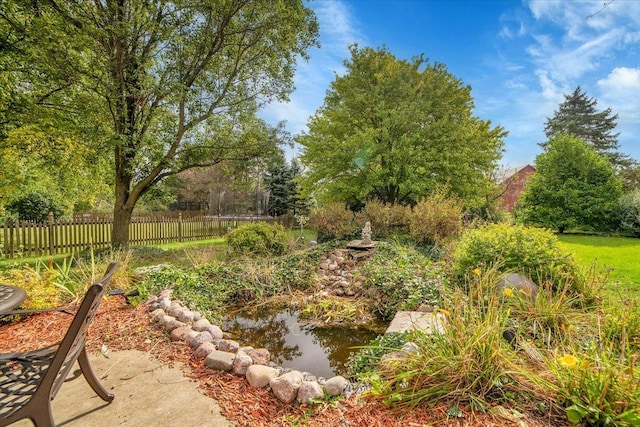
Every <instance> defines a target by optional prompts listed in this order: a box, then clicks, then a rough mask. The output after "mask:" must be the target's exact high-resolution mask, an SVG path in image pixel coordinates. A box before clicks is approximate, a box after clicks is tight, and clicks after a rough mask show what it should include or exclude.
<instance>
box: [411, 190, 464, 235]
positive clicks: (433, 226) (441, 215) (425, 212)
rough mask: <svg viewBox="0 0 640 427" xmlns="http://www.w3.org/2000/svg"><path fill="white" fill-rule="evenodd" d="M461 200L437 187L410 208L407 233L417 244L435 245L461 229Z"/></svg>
mask: <svg viewBox="0 0 640 427" xmlns="http://www.w3.org/2000/svg"><path fill="white" fill-rule="evenodd" d="M462 216H463V209H462V201H461V200H460V199H458V198H457V197H455V196H454V197H450V196H448V195H447V192H446V190H445V189H444V188H438V189H436V190H435V191H434V192H433V193H431V194H430V195H429V196H427V197H425V198H424V199H422V200H421V201H419V202H418V204H416V205H415V206H414V207H413V209H412V210H411V215H410V219H409V234H410V235H411V239H412V240H413V241H414V242H416V243H417V244H419V245H436V244H440V243H442V241H443V240H445V239H447V238H450V237H453V236H456V235H457V234H458V233H460V232H461V231H462Z"/></svg>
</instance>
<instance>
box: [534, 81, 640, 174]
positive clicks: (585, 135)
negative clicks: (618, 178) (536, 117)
mask: <svg viewBox="0 0 640 427" xmlns="http://www.w3.org/2000/svg"><path fill="white" fill-rule="evenodd" d="M564 98H565V100H564V102H563V103H562V104H560V106H559V107H558V109H557V110H556V111H555V112H554V116H553V117H552V118H547V123H546V124H545V127H544V133H545V134H546V136H547V138H548V139H549V140H551V139H552V138H553V137H555V136H558V135H560V134H563V133H564V134H569V135H573V136H575V137H578V138H580V139H582V140H584V141H586V142H587V143H588V144H589V145H590V146H592V147H593V148H594V149H595V150H596V151H597V152H598V154H600V155H603V156H605V157H607V158H608V159H609V161H610V162H611V164H612V165H614V166H616V168H620V167H622V166H624V165H626V164H627V163H628V161H629V159H628V156H626V155H624V154H622V153H620V152H619V151H618V148H619V146H618V135H619V133H613V130H614V129H615V127H616V124H617V120H618V115H617V114H612V111H611V108H607V109H605V110H604V111H601V112H598V111H597V109H596V106H597V104H598V101H597V100H596V99H595V98H590V97H589V96H587V94H586V93H584V92H582V90H581V89H580V86H578V87H577V88H576V89H575V90H574V91H573V93H572V94H571V95H565V96H564ZM540 145H541V146H542V147H543V148H545V147H546V145H547V143H546V142H544V143H542V144H540Z"/></svg>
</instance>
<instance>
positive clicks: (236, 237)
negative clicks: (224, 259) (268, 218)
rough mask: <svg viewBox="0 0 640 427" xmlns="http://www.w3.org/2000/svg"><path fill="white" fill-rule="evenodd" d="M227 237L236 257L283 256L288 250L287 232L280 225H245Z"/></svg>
mask: <svg viewBox="0 0 640 427" xmlns="http://www.w3.org/2000/svg"><path fill="white" fill-rule="evenodd" d="M225 237H226V239H227V244H228V245H229V248H230V249H231V252H232V254H235V255H282V254H284V252H285V250H286V249H287V232H286V230H285V228H284V227H283V226H282V225H280V224H268V223H266V222H256V223H252V224H245V225H242V226H240V227H238V228H236V229H234V230H231V231H230V232H228V233H227V234H226V236H225Z"/></svg>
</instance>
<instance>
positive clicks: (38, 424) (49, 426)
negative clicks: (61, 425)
mask: <svg viewBox="0 0 640 427" xmlns="http://www.w3.org/2000/svg"><path fill="white" fill-rule="evenodd" d="M29 418H31V421H33V425H34V426H35V427H55V426H56V423H55V421H54V420H53V413H52V412H51V404H49V405H47V411H46V412H34V413H33V415H31V416H30V417H29Z"/></svg>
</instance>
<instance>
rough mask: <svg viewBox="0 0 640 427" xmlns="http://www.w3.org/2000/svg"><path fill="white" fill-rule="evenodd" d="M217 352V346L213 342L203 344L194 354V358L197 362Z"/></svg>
mask: <svg viewBox="0 0 640 427" xmlns="http://www.w3.org/2000/svg"><path fill="white" fill-rule="evenodd" d="M215 350H216V346H215V345H213V343H212V342H203V343H202V344H200V347H198V348H197V349H196V351H194V352H193V358H194V359H196V360H202V359H205V358H206V357H207V356H208V355H209V354H210V353H211V352H212V351H215Z"/></svg>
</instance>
